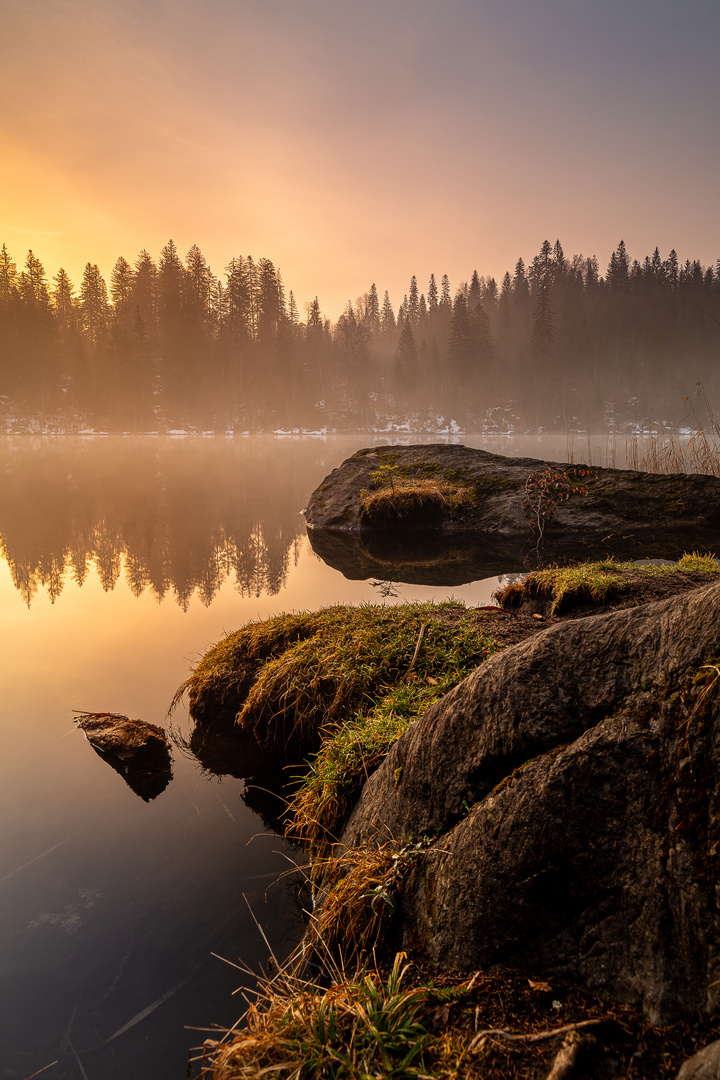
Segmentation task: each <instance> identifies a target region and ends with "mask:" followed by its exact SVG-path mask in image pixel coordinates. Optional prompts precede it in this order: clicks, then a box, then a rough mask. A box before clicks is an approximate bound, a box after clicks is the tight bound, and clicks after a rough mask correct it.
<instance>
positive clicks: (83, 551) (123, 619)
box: [0, 435, 565, 1080]
mask: <svg viewBox="0 0 720 1080" xmlns="http://www.w3.org/2000/svg"><path fill="white" fill-rule="evenodd" d="M390 441H393V440H392V439H391V438H388V436H387V435H383V436H376V437H368V436H367V435H357V436H345V437H337V438H326V439H325V438H323V439H302V440H301V439H280V438H274V437H272V436H266V437H253V438H244V439H243V438H236V439H216V438H208V439H202V438H196V439H172V438H149V437H145V438H131V437H126V438H121V437H117V438H90V439H70V438H67V439H65V438H57V439H34V438H29V437H26V438H24V439H20V438H17V439H5V440H3V441H2V443H0V447H1V454H2V456H1V458H0V542H1V545H2V547H1V549H0V553H1V554H2V558H1V559H0V635H1V641H2V684H1V689H2V695H1V697H0V726H1V732H2V746H3V753H2V765H1V769H2V781H1V783H0V805H1V807H2V845H0V987H1V995H0V1046H1V1047H2V1067H3V1072H2V1075H3V1076H4V1077H6V1078H12V1080H24V1078H27V1077H30V1076H32V1075H34V1074H36V1073H40V1075H42V1076H45V1077H62V1078H71V1077H72V1078H75V1077H78V1078H82V1077H83V1075H85V1074H86V1075H87V1077H89V1080H95V1078H102V1080H111V1078H113V1077H118V1078H120V1077H122V1078H123V1080H132V1078H137V1080H149V1078H153V1080H165V1078H167V1080H171V1078H176V1077H181V1076H184V1075H185V1070H186V1067H187V1062H188V1054H189V1052H190V1050H191V1048H193V1047H198V1046H199V1045H201V1043H202V1041H203V1039H204V1038H206V1037H210V1036H213V1035H215V1036H216V1035H217V1027H216V1025H220V1026H221V1027H229V1026H231V1025H232V1024H234V1023H235V1022H236V1021H237V1020H238V1018H239V1017H240V1016H241V1014H242V1013H243V1011H244V1008H245V1005H244V1002H243V1000H242V997H241V995H240V994H239V993H234V991H236V990H237V989H238V988H239V987H242V986H248V985H250V983H251V980H248V979H246V978H245V977H244V976H243V975H242V973H241V972H240V971H239V970H238V969H237V968H236V967H233V966H232V965H233V964H236V963H238V962H240V963H242V964H244V965H247V966H249V967H250V968H251V969H253V970H255V971H257V970H258V968H259V966H260V965H264V964H265V963H266V961H267V958H268V948H267V946H266V944H265V943H264V941H263V939H262V936H261V935H260V933H259V931H258V929H257V927H256V925H255V922H254V918H256V919H257V921H258V922H259V923H260V924H261V926H262V928H263V930H264V932H265V934H266V936H267V938H268V940H269V942H270V944H271V946H272V948H273V950H275V951H277V952H278V953H279V954H280V953H282V954H283V955H286V954H287V953H288V952H289V951H290V949H291V948H292V946H293V945H294V944H295V943H296V942H297V941H298V940H299V937H300V936H301V934H302V929H303V923H302V918H301V914H300V910H299V905H298V901H297V896H296V893H297V890H296V888H295V886H294V884H293V876H292V875H290V876H288V873H287V872H288V871H289V870H292V868H293V866H294V864H295V863H296V862H300V863H301V862H302V855H301V853H300V852H298V851H296V850H294V849H292V848H291V847H289V846H288V845H287V844H285V843H284V841H283V840H282V839H281V838H280V837H279V836H278V835H277V834H276V833H275V832H274V831H273V830H272V827H271V825H272V816H271V815H270V817H269V818H268V815H264V816H261V814H262V806H260V810H261V814H258V813H256V812H255V811H254V810H253V809H251V808H250V807H249V806H248V805H246V802H245V801H243V796H244V795H246V794H247V793H246V785H245V782H244V781H243V780H242V779H241V778H239V776H233V775H222V776H218V775H214V774H212V773H211V772H209V771H208V770H207V769H206V768H203V766H201V765H200V763H199V762H198V761H197V760H195V759H194V758H193V757H192V756H190V755H188V754H187V753H183V752H182V750H181V749H180V748H178V747H176V748H175V749H174V764H173V771H174V777H173V780H172V781H171V783H170V784H169V786H168V787H167V788H166V790H165V791H163V792H162V794H160V795H158V796H157V798H155V799H153V800H152V801H150V802H144V801H143V800H142V799H140V798H139V797H138V796H137V795H135V794H134V793H133V792H132V791H131V790H130V788H129V787H128V786H127V785H126V784H125V783H124V782H123V778H122V777H121V776H120V775H118V774H117V773H115V772H113V771H112V770H111V769H109V768H108V767H107V764H106V763H105V762H103V761H102V760H101V758H100V757H99V756H97V755H96V754H95V753H94V752H93V751H92V748H91V747H90V745H89V744H88V742H87V741H86V739H85V737H84V736H83V734H82V732H80V731H79V730H78V729H77V728H76V726H75V724H74V721H73V710H87V711H98V712H105V711H110V712H118V713H122V714H125V715H128V716H131V717H139V718H141V719H143V720H147V721H150V722H152V723H159V724H161V725H163V726H167V725H168V721H167V719H166V713H167V710H168V706H169V704H170V701H171V699H172V697H173V694H174V692H175V690H176V688H177V687H178V686H179V685H180V684H181V683H182V682H183V681H184V680H185V679H186V678H187V676H188V674H189V672H190V670H191V668H192V665H193V664H194V663H195V662H196V661H197V660H198V659H199V658H200V656H201V655H202V654H203V652H204V651H205V650H206V649H207V648H208V647H209V646H210V645H211V644H213V643H214V642H216V641H217V640H219V639H220V638H221V637H222V636H223V635H224V634H225V633H227V632H230V631H232V630H234V629H236V628H237V627H239V626H241V625H243V624H244V623H246V622H248V621H250V620H255V619H263V618H266V617H268V616H270V615H272V614H275V613H277V612H280V611H291V610H306V609H314V608H318V607H321V606H324V605H327V604H335V603H352V604H359V603H366V602H372V603H386V604H392V603H397V602H402V601H405V600H415V599H417V600H426V599H431V598H435V599H437V600H441V599H445V598H446V597H448V596H449V595H452V596H455V597H458V598H461V599H464V600H465V601H466V602H467V603H468V604H486V603H489V602H490V598H491V594H492V592H493V591H494V590H495V589H496V588H497V587H498V584H499V582H500V580H501V578H500V576H498V575H495V576H493V577H491V578H488V579H485V580H482V581H476V582H471V583H468V584H465V585H460V586H457V585H455V586H453V587H451V588H448V587H442V586H437V587H429V586H420V585H406V584H402V583H394V584H392V585H389V584H388V583H383V582H379V581H374V582H373V581H362V580H361V581H350V580H347V579H345V578H344V577H343V576H342V575H341V574H340V573H338V572H337V571H335V570H333V569H331V568H330V567H328V566H326V565H325V564H324V563H323V562H322V561H321V560H320V559H319V558H318V557H317V556H316V555H315V554H314V553H313V551H312V549H311V547H310V544H309V542H308V539H307V535H306V531H305V525H304V519H303V517H302V514H301V513H300V511H301V508H302V507H303V506H304V505H305V503H306V502H307V499H308V496H309V495H310V493H311V491H312V490H313V489H314V488H315V487H316V486H317V484H319V483H320V481H321V480H322V478H323V477H324V476H325V475H326V474H327V473H328V472H329V471H330V470H331V469H332V468H334V467H335V466H336V465H338V464H340V462H341V461H342V460H343V459H344V458H345V457H347V456H349V455H350V454H351V453H353V452H354V451H355V450H357V449H359V448H360V447H362V446H366V445H369V444H370V443H371V442H374V443H381V444H382V443H387V442H390ZM395 441H404V442H407V441H411V440H410V439H409V438H408V437H407V436H405V437H403V438H402V439H399V438H396V440H395ZM475 445H479V443H477V442H476V444H475ZM482 445H483V446H484V447H485V448H486V449H492V450H496V451H499V452H510V453H528V452H529V451H530V450H531V449H533V450H534V451H535V452H536V453H538V454H543V455H545V456H551V454H552V450H551V447H550V446H549V445H546V446H542V445H537V444H535V445H534V446H533V447H529V446H528V445H522V444H519V443H514V444H512V443H509V442H508V441H507V440H501V441H499V442H497V443H495V444H492V443H490V442H488V441H487V440H486V441H484V442H483V443H482ZM564 449H565V440H564V438H563V439H562V440H561V445H558V446H556V447H555V450H554V452H555V454H556V455H557V456H559V457H563V456H564ZM518 569H521V568H520V567H518ZM173 729H174V731H175V734H176V735H177V736H179V737H181V736H183V735H187V733H188V730H189V725H188V720H187V716H186V714H185V713H184V712H183V710H182V707H181V708H180V710H178V712H177V713H176V714H175V717H174V719H173ZM235 771H236V772H239V773H241V771H242V770H238V769H235ZM248 801H250V802H252V803H253V805H254V806H255V805H256V801H253V800H252V799H248ZM251 911H252V914H251ZM253 917H254V918H253ZM52 1063H55V1064H52ZM48 1066H49V1067H48ZM83 1070H84V1072H83Z"/></svg>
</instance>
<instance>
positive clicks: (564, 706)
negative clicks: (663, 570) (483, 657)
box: [342, 585, 720, 1022]
mask: <svg viewBox="0 0 720 1080" xmlns="http://www.w3.org/2000/svg"><path fill="white" fill-rule="evenodd" d="M718 658H720V585H711V586H709V587H705V588H699V589H696V590H694V591H692V592H690V593H686V594H683V595H680V596H677V597H675V598H673V599H670V600H666V601H660V602H657V603H652V604H646V605H643V606H642V607H639V608H636V609H626V610H622V611H617V612H612V613H609V614H606V615H596V616H592V617H589V618H583V619H578V620H575V621H571V622H564V623H557V624H555V625H553V626H551V627H550V628H549V629H547V630H546V631H543V632H542V633H540V634H538V635H537V636H535V637H533V638H532V639H530V640H528V641H526V642H523V643H521V644H519V645H516V646H514V647H513V648H511V649H509V650H507V651H505V652H503V653H500V654H497V655H495V656H493V657H491V658H490V659H489V660H487V661H486V662H485V663H484V664H483V665H481V667H480V668H478V669H477V670H476V671H475V672H474V673H473V674H472V675H470V676H469V677H468V678H467V679H466V680H465V681H464V682H463V683H461V684H460V685H459V686H457V687H456V688H455V689H454V690H453V691H451V692H450V693H449V694H448V695H447V696H446V697H445V698H443V699H442V700H441V701H440V702H438V703H437V704H436V705H434V706H433V707H432V708H431V709H429V710H428V711H427V712H426V713H425V714H424V716H422V717H421V718H420V719H419V720H417V721H416V722H415V723H414V724H413V725H412V726H411V728H410V729H409V730H408V731H407V732H406V734H405V735H404V736H403V737H402V738H401V739H400V740H399V741H398V742H397V743H396V744H395V746H394V747H393V748H392V750H391V751H390V753H389V755H388V756H387V758H386V759H385V761H384V762H383V764H382V765H381V766H380V768H379V769H378V770H377V771H376V772H375V773H374V774H373V775H372V776H371V777H370V779H369V780H368V781H367V783H366V784H365V787H364V789H363V791H362V794H361V797H360V799H359V802H358V803H357V805H356V807H355V809H354V811H353V814H352V816H351V818H350V820H349V822H348V825H347V827H346V829H345V832H344V834H343V837H342V842H343V844H344V845H347V846H357V845H360V844H365V843H369V842H370V843H372V842H374V841H375V840H376V839H386V838H387V836H388V835H394V836H396V837H400V836H406V835H408V834H410V835H416V834H423V833H424V834H430V835H432V836H434V837H437V839H436V840H435V842H434V843H433V844H432V845H431V847H430V848H429V851H428V854H427V856H426V857H425V858H424V859H423V860H422V861H420V862H418V863H417V864H416V866H415V867H414V869H413V870H412V872H411V875H410V877H409V878H408V880H407V882H406V884H405V887H404V891H403V894H402V899H401V905H400V916H399V917H400V924H399V926H400V929H399V933H400V935H401V940H402V944H403V946H404V947H407V948H409V949H412V950H413V951H414V952H416V953H417V954H418V955H421V956H425V957H426V958H427V959H429V960H430V961H433V962H435V963H437V964H439V965H440V966H442V967H446V968H459V969H461V970H462V969H466V970H469V969H473V968H477V967H481V966H486V965H489V964H495V963H503V964H508V965H514V966H520V967H524V968H526V969H529V970H533V971H535V972H537V973H543V972H544V973H547V974H548V975H549V974H555V975H561V976H563V977H566V978H569V979H571V980H573V981H576V982H580V983H583V984H585V985H586V986H588V987H589V988H590V989H591V990H593V991H595V992H599V993H601V994H604V995H606V996H609V997H612V998H614V999H615V1000H619V1001H623V1002H627V1003H629V1004H631V1005H635V1006H639V1007H642V1008H643V1009H644V1010H645V1012H646V1013H647V1014H648V1015H649V1016H650V1017H651V1019H652V1020H653V1021H654V1022H667V1021H670V1020H673V1019H675V1018H677V1017H679V1016H682V1015H685V1014H688V1013H690V1012H693V1011H695V1010H706V1011H715V1010H716V1008H717V1006H718V1004H720V995H719V994H718V991H719V990H720V986H718V985H715V984H716V983H717V982H718V980H720V912H719V907H718V904H719V899H720V892H719V887H720V881H719V880H718V870H719V859H720V855H719V849H720V796H719V795H718V789H719V781H720V707H719V703H720V664H719V661H718Z"/></svg>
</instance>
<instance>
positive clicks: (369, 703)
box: [289, 605, 500, 849]
mask: <svg viewBox="0 0 720 1080" xmlns="http://www.w3.org/2000/svg"><path fill="white" fill-rule="evenodd" d="M413 607H414V608H415V610H417V606H416V605H413ZM442 609H443V606H442V605H441V606H440V607H439V608H433V607H428V606H427V605H425V606H424V611H423V613H422V617H423V619H424V621H423V622H421V623H420V626H421V627H422V626H423V625H424V627H425V630H424V631H423V632H422V640H421V642H420V648H419V650H418V653H417V658H416V661H415V665H414V667H413V669H412V671H411V672H410V674H409V676H408V675H405V677H404V678H403V673H402V671H399V670H398V669H397V667H396V668H395V671H394V672H392V671H391V670H390V669H389V668H383V669H382V671H381V672H380V675H381V677H380V679H379V681H378V682H377V683H376V685H375V687H374V690H373V692H372V693H371V694H370V693H368V694H366V695H365V696H364V699H363V701H362V703H361V705H360V707H359V708H357V709H356V710H355V711H354V712H353V714H352V715H350V716H349V717H348V718H347V719H345V720H344V721H343V723H341V724H338V725H337V726H336V727H335V728H334V729H330V730H329V731H327V732H326V733H325V737H324V739H323V742H322V745H321V747H320V749H319V751H318V753H317V755H316V756H315V757H314V758H313V760H312V761H311V764H310V770H309V772H308V774H307V775H306V776H304V778H303V779H302V781H301V783H300V786H299V788H298V790H297V792H296V794H295V796H294V798H293V799H292V801H291V803H290V815H291V822H292V823H291V825H290V828H289V831H290V834H291V836H292V837H293V839H295V840H298V841H300V842H302V843H305V844H309V845H310V846H311V847H313V848H315V849H321V848H323V846H325V845H326V844H327V843H329V842H332V841H333V840H334V839H335V838H336V837H337V835H338V833H339V829H340V827H341V826H342V824H343V823H344V821H345V818H346V816H347V813H348V812H349V809H350V807H351V805H352V802H353V800H354V798H355V796H356V795H357V792H358V790H359V788H360V787H361V785H362V783H363V782H364V780H365V779H366V777H367V776H368V774H369V773H370V772H371V771H373V770H374V769H375V768H376V767H377V766H378V765H379V764H380V762H381V761H382V759H383V758H384V757H385V755H386V754H387V753H388V751H389V749H390V747H391V746H392V745H393V743H395V742H396V741H397V740H398V739H399V738H400V736H401V735H402V734H403V733H404V732H405V731H406V730H407V728H408V727H409V726H410V724H411V723H412V722H413V720H415V719H416V718H417V717H418V716H421V715H422V714H423V713H424V712H425V711H426V710H427V709H428V708H429V707H430V706H431V705H432V704H434V703H435V702H436V701H439V699H440V698H441V697H442V696H443V695H444V694H446V693H447V692H448V690H450V689H451V688H452V687H453V686H455V685H456V684H457V683H458V682H460V681H461V680H462V679H463V678H465V676H466V675H468V674H469V673H470V672H471V671H472V670H474V668H476V667H477V666H478V664H480V663H481V662H482V661H483V660H485V659H486V658H487V657H488V656H490V655H492V653H493V652H496V651H497V650H498V649H499V648H500V645H499V644H498V642H496V641H495V640H494V639H493V638H491V637H489V636H488V635H486V634H484V633H482V631H480V630H479V629H478V625H477V620H473V619H472V618H471V617H470V613H469V612H466V611H465V610H464V609H463V608H457V605H447V609H448V610H451V611H454V612H456V613H457V618H456V619H454V620H453V621H451V622H450V623H443V622H442V621H441V620H439V619H437V617H436V618H435V619H433V615H435V616H437V615H438V613H439V611H442ZM395 610H397V609H395ZM416 625H417V624H416ZM418 637H420V632H418ZM410 644H411V641H408V642H407V646H409V645H410ZM414 645H415V646H416V645H417V641H415V643H414ZM404 656H405V657H406V658H407V657H408V652H407V651H404ZM410 660H412V655H410Z"/></svg>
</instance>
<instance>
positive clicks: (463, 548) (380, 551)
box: [305, 444, 720, 583]
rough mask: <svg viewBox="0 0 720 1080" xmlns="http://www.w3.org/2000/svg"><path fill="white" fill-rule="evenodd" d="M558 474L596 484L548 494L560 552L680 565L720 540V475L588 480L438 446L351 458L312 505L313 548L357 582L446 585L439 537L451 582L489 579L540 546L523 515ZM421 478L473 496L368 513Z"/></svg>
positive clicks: (620, 475)
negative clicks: (375, 495)
mask: <svg viewBox="0 0 720 1080" xmlns="http://www.w3.org/2000/svg"><path fill="white" fill-rule="evenodd" d="M549 467H550V468H557V469H560V470H562V471H566V470H567V471H568V475H569V476H570V478H571V484H572V485H574V486H580V485H584V486H585V488H586V490H587V494H586V495H573V496H570V497H568V498H565V497H564V494H562V493H560V492H557V491H556V492H555V494H554V495H553V493H552V491H548V492H546V495H547V497H548V499H549V502H548V499H546V501H545V503H544V504H543V505H544V515H545V516H544V530H545V531H544V538H543V542H544V547H545V550H546V554H547V555H548V557H550V556H554V555H560V554H563V553H571V554H573V555H575V556H576V557H578V558H580V557H590V556H592V555H594V554H600V555H605V554H608V553H610V552H612V553H614V554H617V555H623V556H624V555H630V553H631V551H633V550H634V551H635V552H637V550H638V548H637V545H638V542H641V543H642V545H643V553H644V555H646V556H652V555H658V556H662V557H668V558H669V557H671V556H677V555H681V554H682V553H683V550H687V549H688V545H690V548H689V549H690V550H692V549H693V547H694V548H697V547H698V545H700V544H707V545H709V546H711V547H712V546H713V544H717V542H718V540H720V480H717V479H715V478H714V477H711V476H685V475H679V476H661V475H656V474H652V473H640V472H630V471H628V470H618V469H600V468H597V469H593V470H592V475H590V476H588V475H587V474H586V475H585V476H583V475H581V472H580V467H577V466H570V465H560V466H556V465H554V464H553V463H548V462H544V461H539V460H536V459H533V458H510V457H502V456H501V455H498V454H489V453H486V452H485V451H484V450H473V449H470V448H469V447H466V446H447V445H445V444H429V445H424V446H386V447H373V448H371V449H367V450H360V451H358V453H356V454H354V455H353V456H352V457H351V458H348V460H347V461H345V462H343V464H342V465H341V466H340V467H339V468H337V469H335V470H334V471H333V472H332V473H331V474H330V475H329V476H327V477H326V478H325V479H324V480H323V482H322V483H321V484H320V485H319V486H318V488H317V489H316V490H315V491H314V492H313V494H312V495H311V497H310V501H309V503H308V505H307V507H306V510H305V517H306V521H307V526H308V529H309V531H310V539H311V543H312V545H313V548H314V549H315V550H316V552H317V553H318V554H319V555H320V556H321V557H322V558H323V559H325V561H326V562H328V563H329V564H330V565H332V566H335V567H336V568H337V569H339V570H341V571H342V573H344V574H345V575H346V576H348V577H358V576H369V575H376V576H378V577H383V576H385V577H392V576H393V574H394V575H395V578H396V580H405V581H427V582H429V583H430V582H433V581H435V580H437V579H438V578H437V568H436V567H435V566H433V565H432V560H429V559H428V551H429V550H430V549H431V547H432V534H433V533H436V534H438V533H439V534H441V535H442V536H443V537H444V545H443V546H444V548H445V550H444V552H441V560H442V561H444V562H445V563H446V564H449V568H448V567H447V566H446V570H448V569H449V574H450V577H449V578H448V580H450V581H457V582H459V581H463V580H470V579H471V578H472V577H473V576H475V577H477V576H478V574H479V571H480V570H482V568H484V567H486V566H487V567H488V569H487V573H491V572H493V570H494V572H497V571H498V568H499V567H500V568H502V567H503V566H505V563H506V562H507V568H508V569H512V568H513V567H517V565H518V560H519V559H521V558H522V556H523V554H526V553H527V551H528V550H531V549H532V547H533V545H534V542H535V539H536V534H535V536H533V532H532V529H531V527H530V525H529V523H528V520H527V517H526V511H525V509H524V508H523V501H524V500H525V498H526V494H527V492H526V483H527V481H528V478H529V477H532V476H536V477H539V476H542V474H543V472H544V470H546V469H547V468H549ZM416 479H419V480H421V481H422V480H425V481H428V480H434V481H437V482H438V483H439V484H440V485H445V487H446V490H455V491H459V490H462V492H463V493H464V494H465V497H464V498H463V499H462V500H460V501H457V500H455V501H454V500H453V499H448V500H445V501H443V500H442V499H439V500H436V502H435V503H433V502H432V500H430V501H428V500H424V501H423V500H420V501H419V502H418V503H417V505H402V506H399V508H398V513H397V514H393V513H389V514H388V515H387V516H385V517H383V516H382V515H379V516H378V515H376V516H375V517H372V516H370V517H368V515H367V513H366V512H365V511H366V509H367V496H368V493H372V492H373V491H374V490H377V489H378V486H380V487H382V486H385V487H387V485H388V484H391V485H392V484H397V485H398V486H399V487H402V485H403V484H405V483H410V482H412V481H413V480H416ZM549 503H552V504H553V505H552V506H550V505H549ZM421 532H422V533H424V535H423V537H422V542H421V543H419V542H418V536H419V533H421ZM501 538H502V539H503V541H504V548H503V550H502V552H501V555H500V562H498V551H497V550H496V549H497V545H498V540H499V539H501ZM508 545H510V546H509V547H508ZM632 557H635V556H632Z"/></svg>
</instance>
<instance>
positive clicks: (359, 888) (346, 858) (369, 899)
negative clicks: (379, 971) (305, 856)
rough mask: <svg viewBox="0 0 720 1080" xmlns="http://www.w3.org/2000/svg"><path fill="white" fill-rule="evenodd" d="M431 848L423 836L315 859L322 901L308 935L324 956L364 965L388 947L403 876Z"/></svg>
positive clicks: (346, 964)
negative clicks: (327, 954)
mask: <svg viewBox="0 0 720 1080" xmlns="http://www.w3.org/2000/svg"><path fill="white" fill-rule="evenodd" d="M426 847H427V844H426V843H425V841H424V840H422V839H420V840H418V841H413V842H411V841H407V842H404V843H401V842H398V841H395V840H389V841H387V843H385V844H382V845H381V846H380V847H369V846H362V847H357V848H346V849H345V850H344V851H343V852H342V853H341V854H339V855H333V856H330V857H328V858H324V859H317V860H315V861H314V863H313V873H314V874H315V875H317V876H319V877H320V879H321V899H320V902H319V904H318V906H317V908H316V910H315V911H314V912H313V914H312V916H311V918H310V925H309V928H308V939H309V942H310V944H311V945H312V946H313V947H315V949H316V951H317V952H318V953H319V954H320V955H321V956H322V955H324V954H325V953H327V952H330V953H331V954H332V955H333V956H337V957H342V960H343V964H344V965H345V967H346V968H349V967H360V966H362V964H363V963H364V962H365V960H366V958H367V957H368V956H375V955H376V951H377V950H378V949H379V950H380V951H381V952H383V951H384V948H385V938H386V936H387V933H388V929H389V926H390V923H391V921H392V918H393V916H394V914H395V911H396V909H397V902H398V898H399V894H400V890H401V888H402V882H403V879H404V877H405V875H406V874H407V873H408V871H409V870H410V868H411V866H412V865H413V863H414V862H415V861H416V860H417V859H418V858H420V857H421V856H422V853H423V851H424V850H425V848H426Z"/></svg>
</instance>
